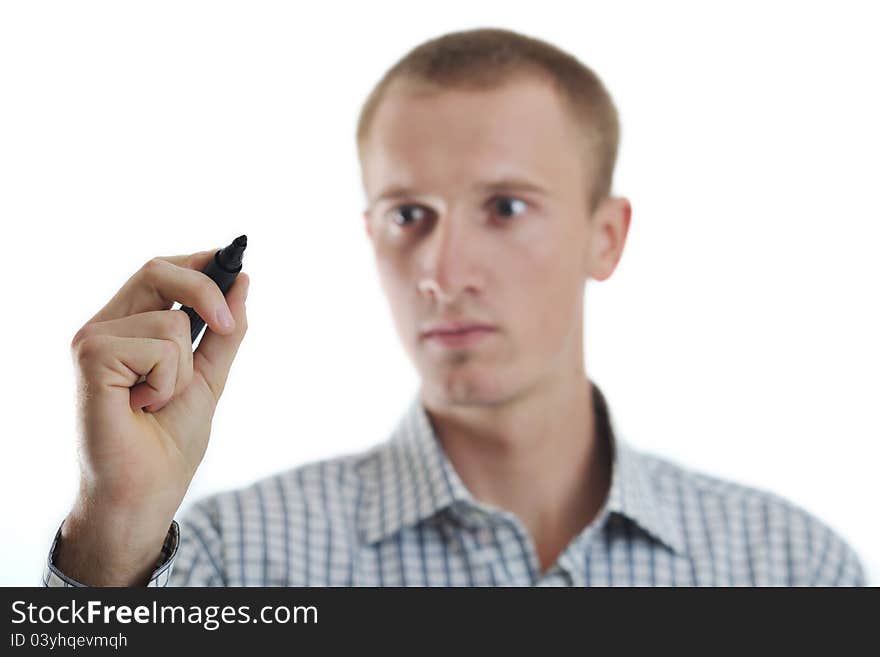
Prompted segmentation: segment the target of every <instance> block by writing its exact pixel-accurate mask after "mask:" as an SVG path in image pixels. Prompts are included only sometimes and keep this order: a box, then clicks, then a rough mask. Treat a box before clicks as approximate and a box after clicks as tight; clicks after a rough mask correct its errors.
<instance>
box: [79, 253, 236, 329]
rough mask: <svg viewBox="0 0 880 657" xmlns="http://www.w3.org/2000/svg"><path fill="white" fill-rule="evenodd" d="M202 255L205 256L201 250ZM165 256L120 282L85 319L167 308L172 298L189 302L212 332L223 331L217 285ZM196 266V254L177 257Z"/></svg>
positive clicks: (223, 306)
mask: <svg viewBox="0 0 880 657" xmlns="http://www.w3.org/2000/svg"><path fill="white" fill-rule="evenodd" d="M205 257H209V256H208V254H205ZM174 259H175V257H174V256H172V257H171V258H170V259H169V258H153V259H152V260H150V261H149V262H147V263H146V264H145V265H144V266H143V267H141V269H140V270H139V271H138V272H137V273H136V274H135V275H134V276H132V277H131V278H130V279H129V280H128V281H127V282H126V283H125V285H123V287H122V289H120V290H119V292H117V294H116V295H115V296H114V297H113V298H112V299H111V300H110V302H109V303H108V304H107V305H106V306H105V307H104V308H103V309H101V311H99V312H98V313H97V314H96V315H95V316H94V317H93V318H92V319H91V320H89V322H100V321H108V320H112V319H119V318H121V317H127V316H129V315H135V314H138V313H142V312H148V311H151V310H167V309H168V308H170V307H171V305H172V303H173V302H174V301H178V302H180V303H181V304H182V305H185V306H190V307H192V308H194V309H195V311H196V312H197V313H198V314H199V316H201V317H202V319H204V320H205V323H207V325H208V327H209V328H210V329H211V330H212V331H214V332H215V333H221V334H226V333H229V332H230V331H231V330H232V329H230V328H226V327H224V326H223V325H222V324H221V323H220V320H219V315H218V312H219V311H221V310H224V309H225V310H228V308H229V306H228V304H227V302H226V299H225V298H224V296H223V292H222V291H221V290H220V288H219V287H218V285H217V284H216V283H215V282H214V281H213V280H212V279H211V278H210V277H209V276H208V275H207V274H204V273H203V272H201V271H198V270H197V269H194V268H192V267H189V266H183V265H180V264H175V262H173V261H172V260H174ZM177 262H184V263H189V264H190V265H194V266H197V265H198V264H199V263H201V262H202V260H201V259H198V258H189V259H188V260H179V259H178V260H177Z"/></svg>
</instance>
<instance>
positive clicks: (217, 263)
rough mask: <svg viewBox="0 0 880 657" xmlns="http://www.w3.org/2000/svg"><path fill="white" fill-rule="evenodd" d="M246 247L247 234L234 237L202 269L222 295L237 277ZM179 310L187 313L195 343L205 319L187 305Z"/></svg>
mask: <svg viewBox="0 0 880 657" xmlns="http://www.w3.org/2000/svg"><path fill="white" fill-rule="evenodd" d="M246 248H247V235H241V236H239V237H236V238H235V239H234V240H233V242H232V244H230V245H229V246H226V247H223V248H222V249H220V250H219V251H217V253H215V254H214V257H213V258H211V261H210V262H209V263H208V265H207V267H205V268H204V269H203V270H202V273H203V274H207V275H208V277H209V278H210V279H211V280H212V281H214V282H215V283H216V284H217V287H219V288H220V291H221V292H222V293H223V296H226V293H227V292H228V291H229V288H231V287H232V283H233V282H235V279H236V278H237V277H238V272H240V271H241V260H242V258H243V257H244V250H245V249H246ZM179 310H182V311H183V312H185V313H186V314H187V315H189V324H190V327H191V328H190V336H191V337H192V342H193V344H195V341H196V338H197V337H199V333H201V332H202V329H203V328H204V327H205V320H203V319H202V318H201V317H200V316H199V314H198V313H197V312H196V311H195V310H193V309H192V308H190V307H189V306H181V307H180V308H179Z"/></svg>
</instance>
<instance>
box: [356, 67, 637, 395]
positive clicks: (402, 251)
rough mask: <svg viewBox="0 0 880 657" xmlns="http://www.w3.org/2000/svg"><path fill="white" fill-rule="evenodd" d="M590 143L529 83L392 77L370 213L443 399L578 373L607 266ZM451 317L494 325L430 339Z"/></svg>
mask: <svg viewBox="0 0 880 657" xmlns="http://www.w3.org/2000/svg"><path fill="white" fill-rule="evenodd" d="M395 85H396V86H395ZM582 139H583V138H582V136H581V133H580V132H579V131H578V129H577V126H576V124H575V123H574V122H573V120H572V119H571V117H570V116H569V115H568V114H567V113H566V110H565V108H564V106H563V104H562V101H561V100H560V99H559V97H558V96H557V95H556V93H555V92H554V91H553V89H552V88H551V87H550V86H548V85H547V84H546V83H543V82H541V81H539V80H537V79H532V78H521V79H517V80H513V81H510V82H508V83H506V84H504V85H503V86H501V87H499V88H497V89H495V90H490V91H462V90H436V89H433V90H427V89H424V88H422V89H421V91H417V90H416V88H415V87H412V86H404V85H402V84H401V83H399V82H396V83H394V84H393V85H392V86H391V88H389V89H388V93H387V95H386V96H385V97H384V98H383V100H382V101H381V103H380V105H379V107H378V108H377V111H376V113H375V115H374V118H373V123H372V126H371V131H370V133H369V138H368V140H367V142H366V144H365V145H364V149H363V152H362V164H363V180H364V188H365V191H366V194H367V198H368V202H369V206H368V208H367V210H366V211H365V212H364V219H365V221H366V227H367V232H368V234H369V236H370V239H371V241H372V243H373V247H374V251H375V256H376V262H377V266H378V270H379V275H380V279H381V283H382V287H383V289H384V290H385V293H386V295H387V297H388V300H389V302H390V305H391V311H392V315H393V317H394V322H395V326H396V327H397V330H398V332H399V334H400V337H401V339H402V341H403V344H404V346H405V348H406V350H407V352H408V353H409V355H410V358H412V360H413V362H414V364H415V365H416V368H417V369H418V371H419V373H420V375H421V380H422V386H423V387H422V389H423V392H424V394H425V396H426V397H427V398H430V399H432V400H434V401H435V403H438V404H443V405H446V404H493V403H500V402H504V401H508V400H510V399H511V398H513V397H515V396H517V395H520V394H523V393H526V392H528V391H529V390H530V389H532V388H534V387H535V386H540V385H546V384H547V383H548V382H550V381H552V380H553V378H555V377H558V376H560V375H568V374H571V373H573V372H576V371H581V370H582V368H583V348H582V341H583V328H582V322H583V295H584V285H585V282H586V278H587V277H588V276H590V275H591V274H592V275H594V277H596V276H595V274H597V273H598V274H599V277H601V276H602V274H605V275H610V271H608V272H607V273H605V272H604V271H598V272H593V271H591V266H592V264H591V260H592V257H593V256H592V254H591V244H592V241H593V238H594V234H595V233H596V225H594V222H591V221H590V220H589V217H588V200H587V195H588V193H589V192H590V191H591V186H592V185H591V176H592V166H586V165H585V157H584V155H583V148H582ZM627 221H628V213H627ZM600 259H601V258H600ZM612 259H613V260H614V262H615V263H616V258H613V255H612ZM606 264H607V263H606ZM600 269H601V267H600ZM606 269H607V266H606ZM612 269H613V264H612ZM448 322H460V323H465V324H481V325H489V326H491V327H493V330H492V331H481V332H471V333H469V334H468V335H467V336H465V337H462V336H461V335H460V336H459V337H458V338H449V337H447V338H446V339H440V338H432V337H426V336H425V335H424V334H423V332H424V331H426V330H429V329H431V328H432V327H434V326H436V325H438V324H441V325H442V324H444V323H448Z"/></svg>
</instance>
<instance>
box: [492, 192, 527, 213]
mask: <svg viewBox="0 0 880 657" xmlns="http://www.w3.org/2000/svg"><path fill="white" fill-rule="evenodd" d="M492 207H493V209H494V210H495V212H496V213H497V214H500V215H501V216H502V217H511V216H513V215H515V214H522V213H523V212H525V211H526V208H527V207H528V204H527V203H526V202H525V201H523V200H522V199H519V198H515V197H513V196H496V197H495V198H494V199H492Z"/></svg>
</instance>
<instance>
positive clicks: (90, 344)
mask: <svg viewBox="0 0 880 657" xmlns="http://www.w3.org/2000/svg"><path fill="white" fill-rule="evenodd" d="M105 344H106V340H105V339H104V336H103V335H85V336H84V337H82V338H81V339H80V340H79V341H78V342H77V343H76V346H75V347H74V353H75V355H76V358H77V360H78V361H80V362H82V361H87V360H91V359H93V358H95V357H96V356H97V355H98V354H99V353H100V352H101V350H102V349H103V348H104V345H105Z"/></svg>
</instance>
